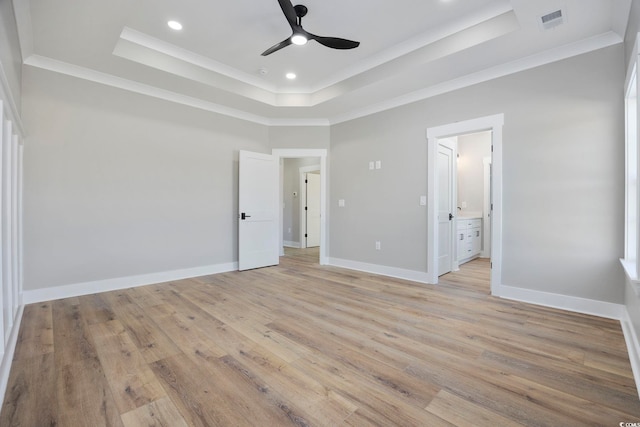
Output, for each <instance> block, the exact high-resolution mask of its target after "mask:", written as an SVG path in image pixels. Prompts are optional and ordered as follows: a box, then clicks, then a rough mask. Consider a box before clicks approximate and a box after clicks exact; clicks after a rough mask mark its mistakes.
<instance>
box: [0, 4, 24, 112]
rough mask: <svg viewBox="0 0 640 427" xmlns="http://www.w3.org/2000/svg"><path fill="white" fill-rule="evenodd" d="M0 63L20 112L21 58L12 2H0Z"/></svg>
mask: <svg viewBox="0 0 640 427" xmlns="http://www.w3.org/2000/svg"><path fill="white" fill-rule="evenodd" d="M0 63H1V64H2V69H3V70H4V73H5V76H6V77H7V82H8V83H9V90H10V91H11V96H12V97H13V101H14V102H15V103H16V107H17V108H18V110H20V106H21V95H20V88H21V85H22V56H21V54H20V45H19V43H18V30H17V28H16V21H15V17H14V13H13V2H12V1H10V0H2V1H0Z"/></svg>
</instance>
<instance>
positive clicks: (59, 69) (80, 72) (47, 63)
mask: <svg viewBox="0 0 640 427" xmlns="http://www.w3.org/2000/svg"><path fill="white" fill-rule="evenodd" d="M24 64H25V65H28V66H31V67H35V68H40V69H43V70H47V71H52V72H54V73H59V74H65V75H68V76H71V77H76V78H79V79H83V80H88V81H91V82H94V83H99V84H102V85H106V86H111V87H115V88H118V89H123V90H127V91H130V92H134V93H138V94H141V95H147V96H151V97H153V98H158V99H163V100H165V101H169V102H175V103H177V104H182V105H187V106H190V107H194V108H199V109H201V110H206V111H210V112H212V113H218V114H222V115H224V116H229V117H233V118H236V119H240V120H246V121H249V122H253V123H258V124H261V125H269V120H268V119H267V118H265V117H262V116H258V115H256V114H251V113H247V112H245V111H242V110H238V109H235V108H230V107H226V106H224V105H220V104H216V103H213V102H209V101H205V100H202V99H198V98H194V97H192V96H186V95H182V94H179V93H176V92H172V91H168V90H165V89H160V88H157V87H155V86H150V85H146V84H144V83H139V82H135V81H132V80H128V79H124V78H122V77H116V76H114V75H111V74H106V73H102V72H100V71H95V70H91V69H89V68H85V67H80V66H78V65H73V64H69V63H67V62H62V61H58V60H56V59H52V58H47V57H45V56H40V55H31V56H30V57H28V58H27V59H26V60H25V61H24Z"/></svg>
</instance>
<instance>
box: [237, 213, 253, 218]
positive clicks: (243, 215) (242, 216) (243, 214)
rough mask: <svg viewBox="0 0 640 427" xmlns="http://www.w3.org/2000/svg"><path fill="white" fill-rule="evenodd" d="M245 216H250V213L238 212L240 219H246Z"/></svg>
mask: <svg viewBox="0 0 640 427" xmlns="http://www.w3.org/2000/svg"><path fill="white" fill-rule="evenodd" d="M247 218H251V215H247V214H246V213H244V212H242V213H241V214H240V219H247Z"/></svg>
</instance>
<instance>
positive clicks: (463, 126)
mask: <svg viewBox="0 0 640 427" xmlns="http://www.w3.org/2000/svg"><path fill="white" fill-rule="evenodd" d="M503 125H504V114H496V115H492V116H486V117H480V118H477V119H472V120H466V121H461V122H456V123H451V124H447V125H442V126H436V127H432V128H428V129H427V153H428V154H427V155H428V159H427V206H428V209H427V280H428V281H429V283H433V284H436V283H438V250H437V248H438V227H437V221H438V205H437V200H438V198H437V196H438V194H437V191H438V185H437V184H438V183H437V179H438V174H437V172H438V168H437V163H436V162H437V158H438V156H437V153H438V139H439V138H445V137H449V136H456V135H463V134H468V133H475V132H481V131H487V130H490V131H492V132H491V138H492V141H491V145H492V150H493V152H492V173H493V176H492V182H491V186H492V188H491V194H492V197H493V211H492V215H491V294H493V295H497V294H498V292H499V287H500V283H501V281H502V126H503Z"/></svg>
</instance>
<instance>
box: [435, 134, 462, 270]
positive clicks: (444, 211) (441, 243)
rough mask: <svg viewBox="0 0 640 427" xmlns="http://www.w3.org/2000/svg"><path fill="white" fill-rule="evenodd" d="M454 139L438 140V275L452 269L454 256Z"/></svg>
mask: <svg viewBox="0 0 640 427" xmlns="http://www.w3.org/2000/svg"><path fill="white" fill-rule="evenodd" d="M455 161H456V139H455V138H444V139H439V140H438V276H442V275H443V274H445V273H448V272H450V271H451V269H452V264H453V261H454V258H455V244H454V242H453V236H454V226H455V221H454V220H453V218H454V214H456V213H457V210H456V206H455V195H454V190H455V173H456V170H455Z"/></svg>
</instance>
